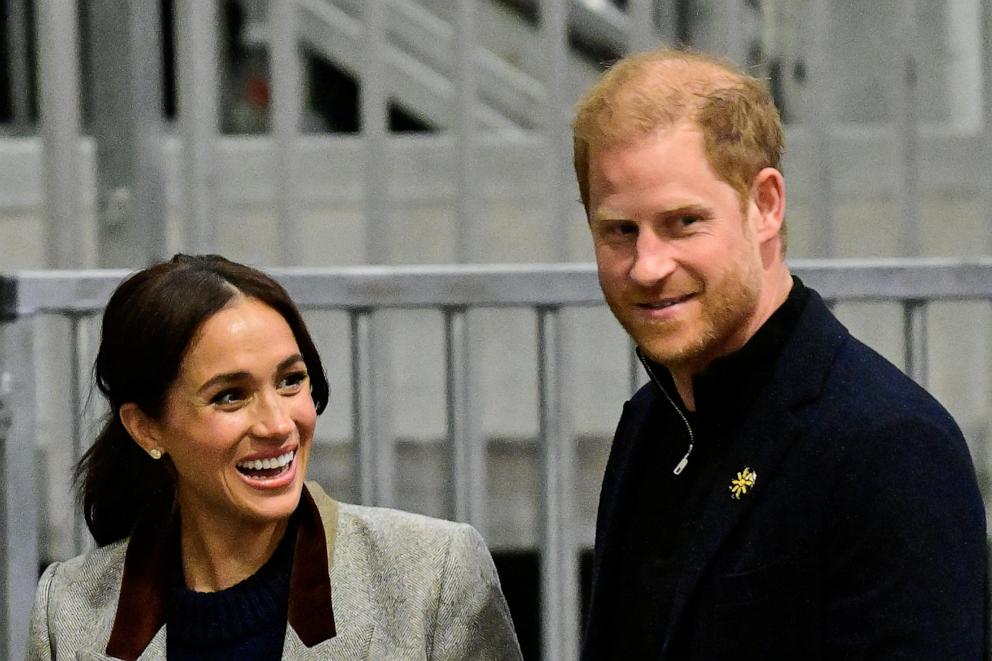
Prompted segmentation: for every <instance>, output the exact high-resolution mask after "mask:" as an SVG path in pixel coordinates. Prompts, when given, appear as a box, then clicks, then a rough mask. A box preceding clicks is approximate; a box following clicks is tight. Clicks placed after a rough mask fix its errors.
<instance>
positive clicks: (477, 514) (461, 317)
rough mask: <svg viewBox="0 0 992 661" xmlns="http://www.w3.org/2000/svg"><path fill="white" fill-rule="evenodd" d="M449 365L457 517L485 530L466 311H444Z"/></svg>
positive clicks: (481, 454) (482, 458) (481, 459)
mask: <svg viewBox="0 0 992 661" xmlns="http://www.w3.org/2000/svg"><path fill="white" fill-rule="evenodd" d="M444 337H445V357H446V361H445V364H446V366H447V379H446V381H447V389H446V394H447V417H448V440H449V442H450V443H451V448H452V454H453V458H454V460H453V462H452V470H453V471H454V484H455V492H454V502H453V507H452V510H453V514H454V518H455V520H456V521H464V522H466V523H471V524H472V525H473V526H475V527H476V528H478V529H480V530H482V529H484V524H485V520H484V519H485V502H486V479H485V478H486V474H485V463H484V462H485V451H486V447H485V442H484V441H483V440H482V439H481V438H479V435H478V434H477V433H476V429H475V426H474V425H473V421H474V416H473V415H472V408H471V402H472V401H473V399H472V396H471V381H470V378H471V374H472V370H471V360H470V354H469V330H468V312H467V311H466V309H465V308H455V309H447V310H445V311H444Z"/></svg>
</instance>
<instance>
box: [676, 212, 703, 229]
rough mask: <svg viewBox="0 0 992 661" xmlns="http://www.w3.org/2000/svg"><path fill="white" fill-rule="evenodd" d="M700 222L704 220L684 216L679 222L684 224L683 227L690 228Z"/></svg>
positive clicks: (697, 217)
mask: <svg viewBox="0 0 992 661" xmlns="http://www.w3.org/2000/svg"><path fill="white" fill-rule="evenodd" d="M700 220H702V218H700V217H699V216H691V215H686V216H682V217H681V218H680V219H679V222H681V223H682V226H683V227H688V226H689V225H692V224H693V223H697V222H699V221H700Z"/></svg>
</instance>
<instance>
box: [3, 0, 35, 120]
mask: <svg viewBox="0 0 992 661" xmlns="http://www.w3.org/2000/svg"><path fill="white" fill-rule="evenodd" d="M28 29H29V27H28V3H27V0H7V62H8V64H9V65H10V69H9V71H10V91H11V119H12V122H11V125H12V127H13V129H14V134H15V135H27V134H28V133H30V131H31V72H30V70H29V69H28Z"/></svg>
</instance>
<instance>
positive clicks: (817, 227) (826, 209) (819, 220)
mask: <svg viewBox="0 0 992 661" xmlns="http://www.w3.org/2000/svg"><path fill="white" fill-rule="evenodd" d="M805 24H806V26H807V27H806V30H807V38H808V39H809V43H810V49H809V82H810V91H809V94H808V96H807V98H808V99H809V105H808V107H807V108H806V113H805V115H806V125H807V127H808V129H809V131H810V134H811V137H812V138H813V140H812V143H813V149H814V153H815V154H817V159H818V160H817V164H816V168H817V179H816V186H814V188H815V191H814V193H813V233H814V239H813V250H814V251H815V252H814V254H816V255H818V256H820V257H833V255H834V253H835V251H836V244H835V241H836V238H835V231H834V224H835V220H834V177H833V164H832V161H831V140H830V135H831V130H832V128H833V116H834V115H833V98H834V89H835V88H834V77H833V67H832V65H831V57H830V50H831V43H830V2H829V0H811V2H810V5H809V20H808V21H806V23H805Z"/></svg>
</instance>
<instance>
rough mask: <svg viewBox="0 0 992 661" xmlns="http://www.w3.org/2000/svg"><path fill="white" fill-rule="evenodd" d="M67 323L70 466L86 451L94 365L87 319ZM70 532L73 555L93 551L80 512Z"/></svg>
mask: <svg viewBox="0 0 992 661" xmlns="http://www.w3.org/2000/svg"><path fill="white" fill-rule="evenodd" d="M67 316H68V319H69V369H70V370H71V381H70V383H69V397H70V407H71V411H72V414H71V415H72V421H71V424H72V462H71V465H72V466H76V465H77V464H78V463H79V459H80V458H81V457H82V456H83V453H84V452H85V451H86V441H85V438H84V435H83V433H84V430H85V429H86V428H87V425H86V422H87V419H88V416H87V410H86V409H87V407H86V399H87V398H86V392H87V391H88V389H89V385H90V381H89V374H90V366H91V365H92V364H93V363H92V359H91V357H90V353H89V341H88V340H89V338H88V335H87V328H88V324H87V318H86V317H85V316H83V315H81V314H71V313H70V314H68V315H67ZM73 521H74V524H73V528H72V548H73V550H74V551H75V553H76V554H79V553H84V552H86V551H88V550H89V549H90V548H92V546H93V544H92V538H91V537H90V534H89V530H88V529H87V528H86V521H85V519H84V518H83V517H82V513H81V512H80V513H79V515H78V516H76V517H75V518H74V519H73Z"/></svg>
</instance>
